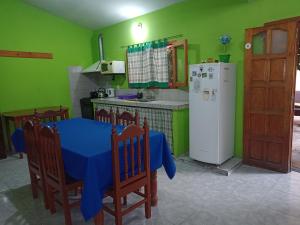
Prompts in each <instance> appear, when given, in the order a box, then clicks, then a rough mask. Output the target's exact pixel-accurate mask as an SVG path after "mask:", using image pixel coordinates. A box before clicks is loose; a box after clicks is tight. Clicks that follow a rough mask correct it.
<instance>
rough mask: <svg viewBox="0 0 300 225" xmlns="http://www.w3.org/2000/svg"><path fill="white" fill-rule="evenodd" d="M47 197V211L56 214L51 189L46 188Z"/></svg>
mask: <svg viewBox="0 0 300 225" xmlns="http://www.w3.org/2000/svg"><path fill="white" fill-rule="evenodd" d="M47 193H48V194H47V196H48V204H49V209H50V212H51V214H54V213H56V208H55V197H54V193H53V189H52V187H50V186H48V187H47Z"/></svg>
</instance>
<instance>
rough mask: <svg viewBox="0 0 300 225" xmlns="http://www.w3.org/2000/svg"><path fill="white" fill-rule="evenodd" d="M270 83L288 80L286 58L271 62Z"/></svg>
mask: <svg viewBox="0 0 300 225" xmlns="http://www.w3.org/2000/svg"><path fill="white" fill-rule="evenodd" d="M270 64H271V65H270V70H271V71H270V81H284V80H285V79H286V64H287V60H286V58H279V59H277V58H275V59H271V60H270Z"/></svg>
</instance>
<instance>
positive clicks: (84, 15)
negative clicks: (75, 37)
mask: <svg viewBox="0 0 300 225" xmlns="http://www.w3.org/2000/svg"><path fill="white" fill-rule="evenodd" d="M23 1H25V2H27V3H29V4H31V5H34V6H36V7H38V8H41V9H44V10H46V11H48V12H50V13H52V14H54V15H57V16H61V17H64V18H66V19H68V20H70V21H73V22H75V23H77V24H80V25H82V26H85V27H88V28H92V29H99V28H103V27H106V26H109V25H112V24H115V23H118V22H121V21H124V20H127V19H130V18H134V17H137V16H140V15H144V14H146V13H149V12H152V11H155V10H158V9H161V8H164V7H166V6H168V5H171V4H174V3H177V2H181V1H183V0H23Z"/></svg>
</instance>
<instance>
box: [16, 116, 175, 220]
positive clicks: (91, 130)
mask: <svg viewBox="0 0 300 225" xmlns="http://www.w3.org/2000/svg"><path fill="white" fill-rule="evenodd" d="M55 125H56V127H57V129H58V132H59V134H60V140H61V147H62V155H63V161H64V167H65V171H66V173H68V175H70V176H72V177H73V178H75V179H78V180H82V181H83V184H84V187H83V193H82V199H81V212H82V214H83V216H84V218H85V220H89V219H91V218H93V217H94V216H96V215H97V213H98V212H99V210H100V209H101V208H102V199H103V196H104V193H105V191H106V190H107V189H108V188H109V187H111V185H112V182H113V181H112V179H113V178H112V153H111V130H112V125H111V124H109V123H101V122H98V121H94V120H87V119H81V118H75V119H70V120H64V121H59V122H56V123H55ZM50 126H51V124H50ZM122 129H123V128H122V127H121V126H119V127H117V131H118V132H121V131H122ZM12 142H13V144H14V145H15V148H16V151H17V152H22V151H24V136H23V131H22V129H17V130H16V131H15V132H14V134H13V136H12ZM162 165H163V166H164V168H165V171H166V173H167V175H168V177H169V178H170V179H172V178H173V177H174V176H175V173H176V166H175V163H174V160H173V157H172V155H171V151H170V149H169V145H168V143H167V140H166V137H165V135H164V134H163V133H161V132H155V131H150V167H151V171H155V170H157V169H159V168H160V167H161V166H162Z"/></svg>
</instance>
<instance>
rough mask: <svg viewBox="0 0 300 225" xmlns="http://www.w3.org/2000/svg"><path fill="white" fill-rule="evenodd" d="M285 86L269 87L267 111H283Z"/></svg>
mask: <svg viewBox="0 0 300 225" xmlns="http://www.w3.org/2000/svg"><path fill="white" fill-rule="evenodd" d="M284 92H285V87H270V88H269V96H268V109H269V111H280V112H283V111H284V107H285V104H284V101H283V100H282V99H284V97H285V95H284V94H285V93H284Z"/></svg>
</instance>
